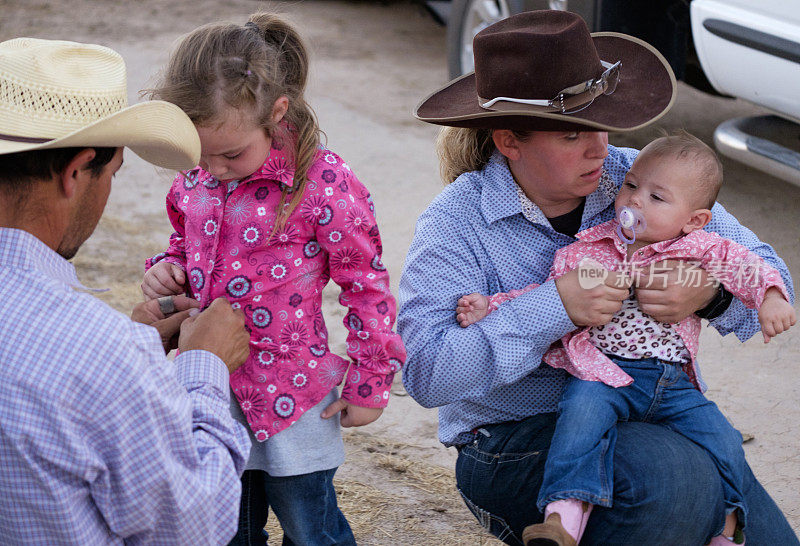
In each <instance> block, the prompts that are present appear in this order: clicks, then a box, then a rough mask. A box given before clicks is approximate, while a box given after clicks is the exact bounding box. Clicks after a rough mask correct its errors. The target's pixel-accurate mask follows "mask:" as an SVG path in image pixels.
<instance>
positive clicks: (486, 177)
mask: <svg viewBox="0 0 800 546" xmlns="http://www.w3.org/2000/svg"><path fill="white" fill-rule="evenodd" d="M480 176H481V178H482V187H481V212H482V213H483V217H484V218H485V219H486V222H487V223H488V224H492V223H494V222H496V221H498V220H501V219H503V218H507V217H509V216H513V215H515V214H519V213H521V212H522V207H521V205H520V201H519V198H518V197H517V188H518V187H519V186H517V183H516V181H515V180H514V176H513V175H512V174H511V171H510V170H509V169H508V163H506V158H505V156H503V154H501V153H500V152H499V151H497V150H495V151H494V153H493V154H492V157H491V158H490V159H489V163H487V164H486V166H485V167H484V168H483V170H482V171H481V172H480ZM534 206H535V205H534Z"/></svg>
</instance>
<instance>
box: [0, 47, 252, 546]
mask: <svg viewBox="0 0 800 546" xmlns="http://www.w3.org/2000/svg"><path fill="white" fill-rule="evenodd" d="M124 146H128V147H130V148H131V149H132V150H133V151H134V152H135V153H136V154H137V155H139V156H140V157H141V158H143V159H145V160H146V161H149V162H151V163H153V164H155V165H158V166H161V167H165V168H169V169H182V168H191V167H192V166H194V165H195V164H196V163H197V161H198V158H199V155H200V143H199V139H198V137H197V133H196V132H195V129H194V127H193V125H192V123H191V121H190V120H189V118H188V117H187V116H186V115H185V114H184V113H183V112H182V111H180V110H179V109H178V108H177V107H175V106H174V105H172V104H168V103H165V102H160V101H151V102H144V103H140V104H136V105H134V106H130V107H128V106H127V89H126V76H125V64H124V62H123V60H122V58H121V57H120V56H119V55H118V54H117V53H116V52H114V51H112V50H110V49H108V48H105V47H101V46H97V45H87V44H79V43H74V42H64V41H50V40H39V39H32V38H19V39H15V40H9V41H6V42H3V43H0V322H2V328H1V329H0V490H2V492H3V496H2V499H0V537H2V539H0V542H3V543H10V544H12V543H13V544H23V543H47V544H92V545H94V544H122V543H123V542H127V541H131V542H136V543H161V544H173V543H187V544H207V543H221V542H225V541H227V540H228V539H229V538H230V537H231V536H233V534H234V532H235V530H236V524H237V517H238V514H237V510H238V507H239V494H240V487H241V486H240V480H239V475H240V474H241V472H242V470H243V467H244V463H245V460H246V458H247V454H248V452H249V447H250V445H249V440H248V437H247V433H246V431H245V430H244V428H243V427H241V426H240V425H238V424H237V423H235V422H234V421H233V419H232V418H231V416H230V413H229V409H228V405H229V387H228V374H229V372H232V371H233V370H235V369H236V368H237V367H238V366H239V365H241V364H242V363H243V362H244V360H245V359H246V357H247V355H248V352H249V348H248V342H249V335H248V334H247V332H246V331H245V329H244V321H243V317H242V315H241V312H240V311H234V310H233V309H231V307H230V305H229V304H228V303H227V302H225V301H224V300H218V301H215V302H213V303H212V305H211V306H210V307H209V308H208V309H207V310H205V311H204V312H202V313H198V310H197V309H192V308H193V307H195V306H196V302H194V301H193V300H190V299H189V298H186V297H183V296H177V297H175V298H168V299H163V300H162V301H158V300H153V301H151V302H148V303H143V304H140V305H137V306H136V307H135V308H134V310H133V315H132V316H133V319H134V320H133V321H132V320H130V319H128V318H127V317H125V316H124V315H122V314H120V313H118V312H116V311H114V310H112V309H111V308H110V307H108V306H107V305H105V304H104V303H102V302H100V301H99V300H97V299H95V298H93V297H92V296H90V295H89V294H87V292H88V291H89V289H87V288H85V287H83V286H82V285H81V284H80V283H79V282H78V279H77V277H76V273H75V269H74V268H73V266H72V265H71V264H70V263H69V262H68V261H67V260H69V259H70V258H71V257H72V256H74V255H75V253H76V252H77V250H78V248H79V247H80V246H81V244H82V243H83V242H84V241H85V240H86V239H87V238H88V237H89V236H90V235H91V233H92V232H93V231H94V228H95V227H96V225H97V222H98V220H99V219H100V216H101V214H102V212H103V209H104V207H105V204H106V200H107V198H108V195H109V191H110V188H111V178H112V176H113V174H114V173H115V172H116V171H117V170H118V169H119V168H120V166H121V164H122V148H123V147H124ZM190 315H192V316H191V317H190ZM146 325H150V326H154V327H155V328H153V327H150V326H146ZM179 331H180V332H179ZM173 347H177V348H179V349H180V351H181V354H180V355H179V356H178V357H177V358H176V359H175V361H174V362H171V361H169V360H167V358H166V356H165V349H170V348H173Z"/></svg>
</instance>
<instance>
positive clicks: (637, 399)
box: [537, 357, 747, 527]
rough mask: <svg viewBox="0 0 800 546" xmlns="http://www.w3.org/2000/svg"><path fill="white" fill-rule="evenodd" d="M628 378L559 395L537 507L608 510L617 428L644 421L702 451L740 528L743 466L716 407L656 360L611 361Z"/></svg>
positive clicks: (572, 386)
mask: <svg viewBox="0 0 800 546" xmlns="http://www.w3.org/2000/svg"><path fill="white" fill-rule="evenodd" d="M612 360H613V361H614V362H615V363H617V364H618V365H619V366H620V367H621V368H622V369H623V370H624V371H625V372H627V373H628V374H629V375H630V376H631V377H632V378H633V383H631V384H630V385H628V386H626V387H619V388H614V387H609V386H608V385H606V384H604V383H601V382H599V381H581V380H580V379H577V378H575V377H570V379H569V380H568V381H567V385H566V387H565V388H564V393H563V394H562V395H561V402H560V404H559V411H558V423H557V424H556V430H555V434H554V436H553V441H552V443H551V444H550V450H549V453H548V455H547V464H545V470H544V482H543V484H542V488H541V490H540V491H539V499H538V501H537V505H538V506H539V509H540V510H544V507H545V506H547V504H549V503H550V502H553V501H555V500H560V499H578V500H582V501H586V502H589V503H591V504H594V505H600V506H605V507H610V506H611V503H612V495H613V489H612V486H613V483H612V479H613V476H614V444H615V443H616V438H617V423H618V422H624V421H643V422H646V423H655V424H660V425H662V426H665V427H667V428H669V429H671V430H674V431H675V432H677V433H679V434H681V435H682V436H685V437H687V438H689V439H690V440H692V441H693V442H694V443H696V444H697V445H699V446H700V447H702V448H703V449H705V450H706V451H707V452H708V453H709V455H711V458H712V459H713V461H714V463H715V464H716V466H717V470H718V471H719V473H720V476H721V477H722V491H723V497H724V499H725V504H726V512H732V511H734V510H737V512H738V519H739V525H740V526H741V527H746V525H745V523H746V516H747V507H746V506H745V504H744V501H743V499H742V473H743V472H744V466H745V464H746V463H745V459H744V450H743V449H742V435H741V434H739V431H737V430H736V429H735V428H733V426H731V424H730V423H729V422H728V420H727V419H726V418H725V416H724V415H723V414H722V412H721V411H719V409H718V408H717V406H716V404H714V402H712V401H711V400H709V399H708V398H706V397H705V396H703V394H702V393H701V392H700V391H698V390H697V389H696V388H695V387H694V385H693V384H692V382H691V381H690V380H689V377H688V376H687V375H686V373H685V372H684V371H683V369H682V368H681V366H680V365H679V364H674V363H670V362H664V361H661V360H658V359H656V358H647V359H641V360H628V359H618V358H616V357H612Z"/></svg>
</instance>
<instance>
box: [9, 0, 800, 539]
mask: <svg viewBox="0 0 800 546" xmlns="http://www.w3.org/2000/svg"><path fill="white" fill-rule="evenodd" d="M261 8H267V9H277V10H279V11H281V12H283V13H286V14H287V15H288V16H289V17H290V18H291V19H292V20H293V21H294V22H295V23H296V24H297V25H298V26H299V28H300V29H301V30H302V31H303V33H304V34H305V36H306V37H307V38H308V41H309V44H310V46H311V49H312V55H313V57H312V67H311V83H310V89H309V100H310V102H311V104H312V105H313V106H314V107H315V109H316V111H317V114H318V116H319V119H320V123H321V126H322V128H323V129H324V130H325V132H326V133H327V137H328V144H329V146H330V147H331V148H332V149H333V150H335V151H336V152H337V153H339V154H341V155H342V156H343V157H344V158H345V159H346V160H347V161H348V162H349V164H350V165H351V167H352V168H353V171H354V172H355V173H356V174H357V175H358V176H359V178H360V179H361V180H362V181H364V183H365V184H366V185H367V187H368V188H369V189H370V190H371V192H372V194H373V198H374V201H375V204H376V209H377V211H378V220H379V223H380V225H381V229H382V234H383V239H384V249H385V250H384V252H385V255H384V262H385V263H386V265H387V267H388V268H389V271H390V273H391V275H392V279H393V287H394V288H395V290H396V287H397V282H398V280H399V277H400V273H401V270H402V264H403V260H404V258H405V254H406V250H407V249H408V246H409V244H410V242H411V239H412V237H413V231H414V224H415V220H416V218H417V216H418V215H419V214H420V213H421V212H422V211H423V210H424V208H425V207H426V206H427V204H428V203H429V202H430V201H431V199H432V198H433V197H434V196H435V195H436V194H437V193H438V192H439V191H440V190H441V187H442V186H441V183H440V181H439V179H438V170H437V162H436V158H435V154H434V150H433V140H434V138H435V135H436V131H437V130H436V128H434V127H432V126H426V125H424V124H421V123H418V122H416V121H415V120H414V119H413V118H412V116H411V110H412V108H413V106H414V105H415V104H416V103H417V101H418V100H419V99H421V98H422V97H423V96H425V95H427V93H428V92H429V91H431V90H433V89H434V88H436V87H437V86H439V85H440V84H442V83H444V82H445V81H446V80H447V74H446V69H445V43H444V36H445V31H444V29H443V28H441V27H439V26H437V25H436V24H435V23H434V22H433V21H432V20H431V19H430V17H428V16H427V15H426V14H425V13H424V12H423V11H422V9H421V8H420V7H419V6H418V5H416V4H413V3H412V2H411V1H410V0H404V1H399V0H398V1H384V2H366V1H364V2H354V1H351V2H339V1H324V0H317V1H305V2H272V3H269V4H268V3H264V2H257V1H251V0H170V1H169V2H167V1H166V0H139V1H137V2H111V1H101V0H94V1H91V0H60V1H59V2H57V3H55V2H50V1H46V0H0V40H5V39H8V38H12V37H16V36H36V37H43V38H54V39H68V40H77V41H89V42H95V43H100V44H103V45H107V46H110V47H112V48H114V49H116V50H117V51H119V52H120V53H122V55H123V56H124V57H125V59H126V61H127V63H128V71H129V88H130V89H131V93H130V95H131V96H130V99H131V101H136V100H137V97H136V91H137V90H138V89H141V88H143V87H146V86H147V84H148V81H149V80H150V79H151V78H152V76H153V75H154V74H155V73H156V71H157V70H158V68H159V67H160V66H162V65H163V64H164V62H165V61H166V57H167V55H168V51H169V50H170V47H171V45H172V44H173V42H174V40H175V39H176V38H177V37H178V36H180V35H182V34H184V33H186V32H188V31H190V30H192V29H193V28H195V27H196V26H198V25H201V24H203V23H206V22H210V21H214V20H220V19H223V20H230V21H234V22H239V23H244V22H245V21H246V20H247V15H248V14H249V13H251V12H253V11H255V10H257V9H261ZM756 111H757V110H756V108H755V107H752V106H750V105H748V104H745V103H742V102H740V101H732V100H727V99H722V98H714V97H709V96H707V95H704V94H702V93H699V92H697V91H694V90H693V89H690V88H688V87H685V86H683V85H681V87H680V90H679V98H678V103H677V104H676V106H675V107H674V108H673V109H672V111H671V112H670V114H669V115H668V116H666V117H665V118H664V119H663V120H662V121H661V122H660V123H659V124H658V125H657V126H655V127H651V128H647V129H645V130H642V131H640V132H637V133H635V134H632V135H625V136H624V137H620V136H614V135H612V136H611V141H612V143H615V144H618V145H629V146H636V147H641V146H643V145H644V144H645V143H646V142H647V141H648V140H650V139H651V138H653V136H655V134H656V131H657V130H658V129H659V128H663V129H667V130H672V129H677V128H685V129H687V130H688V131H690V132H692V133H694V134H696V135H697V136H699V137H700V138H703V139H704V140H706V141H707V142H711V138H712V133H713V129H714V127H715V126H716V125H717V124H718V123H720V122H721V121H723V120H725V119H728V118H730V117H735V116H742V115H749V114H751V113H753V112H756ZM125 161H126V162H125V165H124V167H123V169H122V170H121V171H120V173H119V174H118V175H117V178H116V181H115V185H114V190H113V191H112V195H111V200H110V202H109V205H108V208H107V209H106V214H105V216H104V218H103V220H102V221H101V223H100V225H99V227H98V230H97V232H96V233H95V235H94V236H93V237H92V238H91V239H90V240H89V241H88V242H87V243H86V245H85V246H84V248H83V249H82V250H81V251H80V253H79V254H78V256H77V257H76V258H75V264H76V266H77V268H78V273H79V276H80V278H81V280H82V281H83V282H84V283H85V284H86V285H88V286H94V287H107V288H110V289H111V290H110V292H108V293H106V294H105V295H103V296H102V297H103V299H105V300H106V301H108V302H109V303H110V304H111V305H113V306H114V307H116V308H117V309H120V310H123V311H128V310H130V308H131V306H132V305H133V304H134V303H136V302H137V301H138V300H139V298H140V294H139V288H138V285H139V282H140V280H141V275H142V272H143V262H144V259H145V258H146V257H147V256H149V255H152V254H154V253H156V252H158V251H159V250H160V249H162V247H163V246H164V245H165V244H166V241H167V237H168V235H169V232H170V229H169V225H168V222H167V220H166V215H165V213H164V196H165V193H166V191H167V189H168V186H169V181H170V180H171V173H167V172H161V171H158V170H156V169H154V168H153V167H150V166H149V165H147V164H145V163H144V162H142V161H141V160H139V159H138V158H137V157H135V156H134V155H133V154H131V153H130V152H127V153H126V158H125ZM724 164H725V186H724V188H723V190H722V193H721V196H720V201H721V202H722V203H723V204H724V205H725V206H726V207H727V208H728V209H729V210H731V211H732V212H733V213H734V214H735V215H736V216H737V217H738V218H739V219H740V220H741V221H742V222H743V223H744V224H745V225H747V226H749V227H751V229H753V230H754V231H755V232H756V233H757V234H758V235H759V236H760V237H761V238H762V239H763V240H765V241H767V242H769V243H771V244H773V246H774V247H775V248H776V249H777V251H778V253H779V254H780V255H781V256H782V257H783V258H784V259H785V260H786V261H787V263H788V264H789V268H790V270H791V271H792V273H793V274H795V275H796V274H797V272H798V271H800V239H799V238H798V235H797V233H798V232H797V226H798V225H800V208H798V206H797V203H799V202H800V188H798V187H795V186H792V185H790V184H787V183H785V182H782V181H779V180H776V179H774V178H770V177H767V176H765V175H762V174H760V173H758V172H756V171H754V170H752V169H749V168H747V167H744V166H742V165H739V164H736V163H734V162H732V161H727V160H726V161H724ZM329 288H330V287H329ZM335 297H336V292H335V291H334V290H330V291H326V294H325V300H326V304H325V312H326V316H327V317H328V324H329V325H330V326H331V330H332V339H333V340H334V344H333V347H334V349H335V350H336V351H337V352H340V353H341V354H344V334H343V329H342V328H341V326H340V323H341V318H342V317H343V316H344V313H343V310H342V309H341V308H339V307H338V304H337V303H336V299H335ZM798 328H799V329H798V330H797V331H792V332H790V333H789V334H785V335H783V336H780V337H778V338H776V339H774V340H773V341H772V342H771V343H770V344H769V345H764V344H763V343H762V342H761V341H760V340H759V339H755V338H754V339H752V340H750V341H749V342H747V343H745V344H741V343H739V342H738V341H737V340H736V339H734V338H733V337H732V336H728V337H726V338H722V337H720V336H719V335H718V334H717V333H716V331H714V330H711V329H705V330H704V333H703V339H702V342H701V347H702V350H701V352H700V360H701V362H702V365H703V370H704V377H705V379H706V381H707V382H708V384H709V385H710V390H709V393H708V394H709V397H710V398H712V399H713V400H714V401H716V402H717V403H718V404H719V405H720V407H721V408H722V410H723V411H724V412H725V413H726V414H727V415H728V416H729V418H730V419H731V421H732V422H733V423H734V424H735V425H736V426H737V427H738V428H739V429H740V430H742V432H743V433H745V434H748V435H751V436H752V437H753V439H752V440H750V441H748V442H747V443H746V444H745V450H746V453H747V457H748V460H749V461H750V464H751V466H752V467H753V469H754V471H755V473H756V475H757V476H758V477H759V479H760V480H761V481H762V483H763V484H764V485H765V487H766V488H767V490H768V491H769V492H770V493H771V494H772V495H773V497H774V498H775V500H776V501H777V503H778V505H779V506H781V508H782V509H783V511H784V513H785V514H786V516H787V517H788V518H789V520H790V522H791V524H792V526H793V528H794V529H795V531H796V532H800V492H799V491H800V454H799V453H798V445H799V444H800V403H799V402H798V400H800V386H799V385H800V383H798V379H800V371H798V356H800V335H798V333H797V332H798V331H800V327H798ZM393 393H394V396H392V399H391V401H390V405H389V408H388V409H387V410H386V412H385V413H384V415H383V417H382V418H381V419H380V420H379V421H377V422H376V423H374V424H372V425H369V426H367V427H364V428H362V429H357V430H351V431H347V432H346V442H347V445H348V460H347V462H346V463H345V465H344V466H343V467H342V468H341V469H340V472H339V474H338V480H337V487H338V489H339V494H340V502H341V505H342V507H343V510H344V511H345V513H346V515H347V516H348V519H349V520H350V521H351V523H352V524H353V527H354V530H355V532H356V537H357V539H358V541H359V543H360V544H415V545H417V544H420V545H425V544H495V543H497V542H496V541H494V540H493V539H491V538H490V537H487V535H485V534H484V533H483V532H482V530H481V529H480V527H478V525H477V524H476V523H475V522H474V520H473V519H472V517H471V515H470V514H469V512H468V511H467V510H466V508H464V506H463V504H462V503H461V500H460V498H459V496H458V493H457V492H456V491H455V488H454V482H453V478H452V467H453V461H454V460H455V453H454V450H447V449H445V448H443V447H442V446H441V445H440V444H439V443H438V441H437V440H436V413H435V411H433V410H425V409H423V408H421V407H419V406H418V405H416V403H415V402H414V401H413V400H411V399H410V398H409V397H408V396H406V395H405V392H404V391H403V389H402V386H401V385H400V384H399V383H397V384H396V385H395V388H394V389H393ZM270 529H272V531H274V533H278V534H279V531H278V530H277V528H276V527H275V526H274V524H273V525H272V526H271V527H270Z"/></svg>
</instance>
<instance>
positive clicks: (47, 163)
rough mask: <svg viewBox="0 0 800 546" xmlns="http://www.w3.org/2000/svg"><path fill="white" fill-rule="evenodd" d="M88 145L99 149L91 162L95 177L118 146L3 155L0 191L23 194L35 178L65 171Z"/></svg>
mask: <svg viewBox="0 0 800 546" xmlns="http://www.w3.org/2000/svg"><path fill="white" fill-rule="evenodd" d="M86 148H92V149H94V151H95V156H94V159H92V160H91V161H90V162H89V165H88V168H89V170H90V171H91V172H92V176H93V177H94V176H98V175H99V174H100V173H101V172H102V171H103V167H105V166H106V165H108V164H109V163H110V162H111V160H112V159H114V154H116V153H117V149H116V148H97V147H94V146H85V147H82V148H53V149H52V150H33V151H31V152H19V153H16V154H5V155H0V191H2V192H7V193H15V194H19V193H21V192H24V191H25V188H26V186H27V185H29V184H30V183H31V182H33V181H37V180H48V179H50V177H51V176H53V175H54V174H56V173H59V172H61V171H62V170H63V169H64V168H65V167H66V166H67V165H68V164H69V162H70V161H72V159H73V158H74V157H75V156H76V155H78V153H80V151H81V150H85V149H86Z"/></svg>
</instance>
